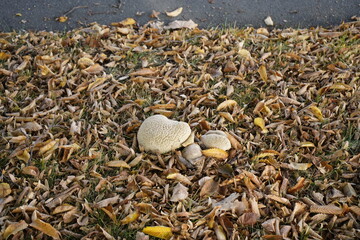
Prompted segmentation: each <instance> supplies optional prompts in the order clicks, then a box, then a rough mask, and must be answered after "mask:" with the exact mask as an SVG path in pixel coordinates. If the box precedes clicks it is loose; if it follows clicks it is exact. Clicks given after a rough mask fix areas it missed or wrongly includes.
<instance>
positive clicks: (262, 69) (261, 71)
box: [258, 65, 268, 82]
mask: <svg viewBox="0 0 360 240" xmlns="http://www.w3.org/2000/svg"><path fill="white" fill-rule="evenodd" d="M258 73H259V74H260V77H261V79H262V80H263V81H264V82H267V80H268V77H267V73H266V67H265V65H261V66H260V67H259V69H258Z"/></svg>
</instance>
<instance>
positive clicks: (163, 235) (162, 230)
mask: <svg viewBox="0 0 360 240" xmlns="http://www.w3.org/2000/svg"><path fill="white" fill-rule="evenodd" d="M142 232H143V233H145V234H148V235H150V236H153V237H157V238H160V239H170V238H171V237H172V236H173V233H172V230H171V228H169V227H164V226H155V227H145V228H144V229H143V230H142Z"/></svg>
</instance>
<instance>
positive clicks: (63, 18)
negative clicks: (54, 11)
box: [56, 16, 69, 22]
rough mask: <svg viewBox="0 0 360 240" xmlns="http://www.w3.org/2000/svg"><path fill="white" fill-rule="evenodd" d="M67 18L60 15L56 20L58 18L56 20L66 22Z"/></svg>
mask: <svg viewBox="0 0 360 240" xmlns="http://www.w3.org/2000/svg"><path fill="white" fill-rule="evenodd" d="M68 19H69V18H68V17H67V16H61V17H58V18H57V19H56V20H58V22H66V21H67V20H68Z"/></svg>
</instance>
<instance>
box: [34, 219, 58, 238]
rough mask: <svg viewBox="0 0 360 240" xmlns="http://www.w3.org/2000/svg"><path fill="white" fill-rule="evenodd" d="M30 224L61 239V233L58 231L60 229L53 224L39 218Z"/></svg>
mask: <svg viewBox="0 0 360 240" xmlns="http://www.w3.org/2000/svg"><path fill="white" fill-rule="evenodd" d="M29 226H30V227H33V228H35V229H37V230H39V231H40V232H43V233H45V234H46V235H48V236H50V237H52V238H54V239H60V233H59V232H58V230H56V229H55V228H54V227H53V226H51V225H50V224H48V223H46V222H44V221H42V220H40V219H38V218H37V219H35V220H33V221H32V223H30V225H29Z"/></svg>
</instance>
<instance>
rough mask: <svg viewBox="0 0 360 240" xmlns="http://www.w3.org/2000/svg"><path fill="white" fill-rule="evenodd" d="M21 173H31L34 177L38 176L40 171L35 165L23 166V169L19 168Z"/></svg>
mask: <svg viewBox="0 0 360 240" xmlns="http://www.w3.org/2000/svg"><path fill="white" fill-rule="evenodd" d="M21 173H23V174H26V175H31V176H34V177H38V176H39V174H40V171H39V169H38V168H37V167H35V166H27V167H24V168H23V169H21Z"/></svg>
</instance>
